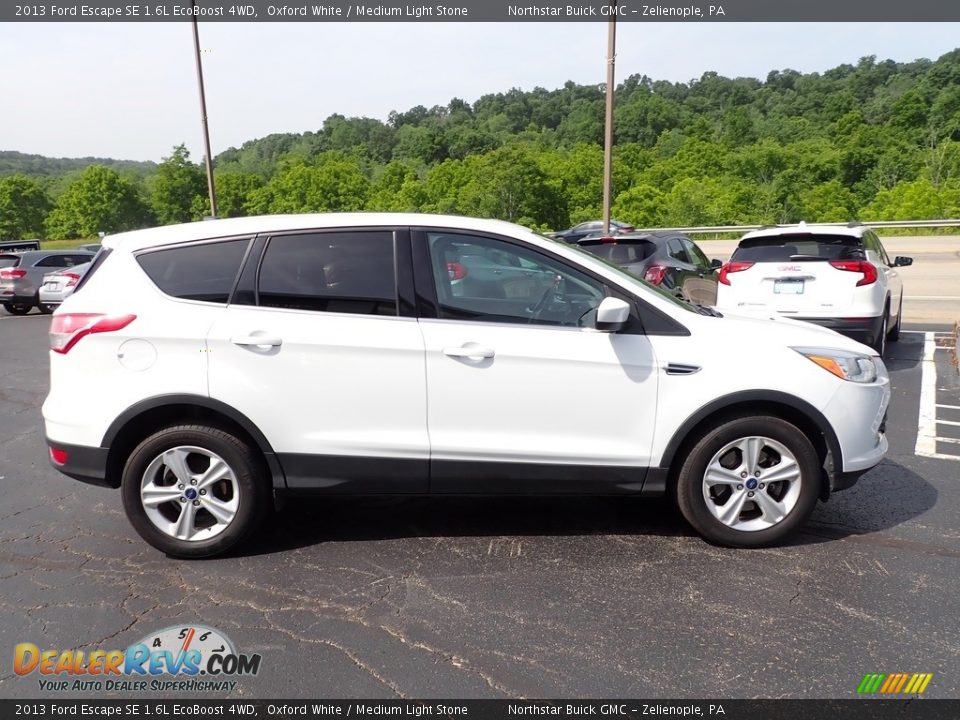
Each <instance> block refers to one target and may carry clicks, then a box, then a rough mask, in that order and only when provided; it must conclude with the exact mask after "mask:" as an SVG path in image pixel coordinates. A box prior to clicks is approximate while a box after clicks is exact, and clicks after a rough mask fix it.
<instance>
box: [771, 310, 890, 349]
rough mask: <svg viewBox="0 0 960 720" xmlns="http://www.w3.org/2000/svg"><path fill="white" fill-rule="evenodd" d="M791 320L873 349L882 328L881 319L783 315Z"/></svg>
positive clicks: (880, 317) (879, 317)
mask: <svg viewBox="0 0 960 720" xmlns="http://www.w3.org/2000/svg"><path fill="white" fill-rule="evenodd" d="M783 317H789V318H790V319H791V320H802V321H803V322H808V323H813V324H814V325H819V326H820V327H825V328H829V329H830V330H834V331H835V332H838V333H840V334H841V335H845V336H846V337H848V338H850V339H851V340H856V341H857V342H859V343H863V344H864V345H869V346H870V347H873V346H874V345H875V344H876V342H877V339H878V336H879V334H880V329H881V328H882V327H883V317H882V316H877V317H866V318H834V317H796V316H794V315H784V316H783Z"/></svg>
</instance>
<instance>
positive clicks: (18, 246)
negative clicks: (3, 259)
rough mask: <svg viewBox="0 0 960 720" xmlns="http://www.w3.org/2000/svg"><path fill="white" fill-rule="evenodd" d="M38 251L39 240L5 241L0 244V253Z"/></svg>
mask: <svg viewBox="0 0 960 720" xmlns="http://www.w3.org/2000/svg"><path fill="white" fill-rule="evenodd" d="M39 249H40V241H39V240H6V241H4V242H0V252H24V251H25V250H39Z"/></svg>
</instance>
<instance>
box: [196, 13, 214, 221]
mask: <svg viewBox="0 0 960 720" xmlns="http://www.w3.org/2000/svg"><path fill="white" fill-rule="evenodd" d="M190 4H191V6H192V7H193V54H194V57H195V58H196V61H197V85H198V86H199V88H200V119H201V120H202V121H203V149H204V160H205V162H206V165H207V191H208V192H209V193H210V217H214V218H215V217H216V216H217V191H216V188H214V186H213V156H212V155H211V154H210V129H209V127H208V126H207V95H206V93H205V92H204V90H203V65H202V63H201V62H200V31H199V30H198V29H197V0H190Z"/></svg>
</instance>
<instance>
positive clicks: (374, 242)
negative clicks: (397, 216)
mask: <svg viewBox="0 0 960 720" xmlns="http://www.w3.org/2000/svg"><path fill="white" fill-rule="evenodd" d="M258 294H259V304H260V305H261V306H263V307H275V308H286V309H288V310H312V311H317V312H340V313H356V314H359V315H396V314H397V280H396V262H395V252H394V237H393V231H391V230H375V231H363V230H357V231H347V232H326V233H315V234H304V235H286V236H278V237H272V238H270V241H269V243H268V244H267V250H266V252H265V253H264V256H263V261H262V263H261V266H260V276H259V280H258Z"/></svg>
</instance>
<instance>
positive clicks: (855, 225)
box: [847, 220, 863, 228]
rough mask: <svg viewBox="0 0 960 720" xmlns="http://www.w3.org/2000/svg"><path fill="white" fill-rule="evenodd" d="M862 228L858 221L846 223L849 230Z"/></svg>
mask: <svg viewBox="0 0 960 720" xmlns="http://www.w3.org/2000/svg"><path fill="white" fill-rule="evenodd" d="M862 226H863V223H862V222H860V221H859V220H851V221H850V222H848V223H847V227H849V228H853V227H862Z"/></svg>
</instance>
